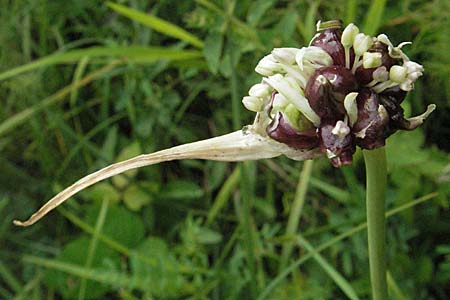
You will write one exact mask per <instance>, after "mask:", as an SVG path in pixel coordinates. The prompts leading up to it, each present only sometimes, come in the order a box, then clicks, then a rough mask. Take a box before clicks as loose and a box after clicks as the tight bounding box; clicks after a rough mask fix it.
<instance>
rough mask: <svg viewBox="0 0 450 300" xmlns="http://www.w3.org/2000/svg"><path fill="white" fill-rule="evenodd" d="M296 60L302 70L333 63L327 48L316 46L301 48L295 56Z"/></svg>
mask: <svg viewBox="0 0 450 300" xmlns="http://www.w3.org/2000/svg"><path fill="white" fill-rule="evenodd" d="M295 61H296V62H297V64H298V66H299V68H300V70H302V71H303V70H305V68H310V69H311V68H312V69H318V68H321V67H327V66H329V65H331V64H332V63H333V59H332V58H331V56H330V55H329V54H328V53H327V52H325V50H323V49H322V48H320V47H315V46H310V47H303V48H301V49H300V51H298V52H297V54H296V56H295Z"/></svg>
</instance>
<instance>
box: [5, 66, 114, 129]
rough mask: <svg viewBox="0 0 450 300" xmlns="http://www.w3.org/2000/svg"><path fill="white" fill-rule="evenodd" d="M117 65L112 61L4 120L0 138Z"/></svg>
mask: <svg viewBox="0 0 450 300" xmlns="http://www.w3.org/2000/svg"><path fill="white" fill-rule="evenodd" d="M119 63H120V61H114V62H112V63H110V64H109V65H106V66H104V67H103V68H101V69H99V70H97V71H94V72H92V73H90V74H89V75H87V76H86V77H84V78H83V79H82V80H80V81H77V82H76V83H74V84H71V85H68V86H66V87H65V88H62V89H60V90H59V91H58V92H56V93H54V94H53V95H51V96H49V97H47V98H45V99H44V100H42V101H40V102H39V103H37V104H36V105H33V106H31V107H29V108H27V109H25V110H23V111H21V112H19V113H17V114H15V115H13V116H12V117H10V118H8V119H6V120H5V121H3V122H2V123H1V124H0V136H2V135H4V134H5V133H7V132H8V131H10V130H12V129H14V128H15V127H17V126H19V125H21V124H23V123H25V122H26V121H27V120H28V119H29V118H30V117H31V116H33V115H34V114H36V113H38V112H40V111H41V110H43V109H44V108H46V107H47V106H50V105H53V104H55V103H57V102H59V101H62V100H64V99H65V98H64V97H65V96H66V95H68V94H69V93H70V92H71V91H72V90H74V89H78V88H80V87H82V86H85V85H86V84H88V83H90V82H92V81H93V80H95V79H98V78H99V77H101V76H102V75H104V74H105V73H107V72H109V71H111V70H112V69H114V68H115V67H116V65H118V64H119Z"/></svg>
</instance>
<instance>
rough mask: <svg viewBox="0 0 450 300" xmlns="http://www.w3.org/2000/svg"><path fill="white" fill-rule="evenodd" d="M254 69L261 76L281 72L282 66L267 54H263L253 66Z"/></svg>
mask: <svg viewBox="0 0 450 300" xmlns="http://www.w3.org/2000/svg"><path fill="white" fill-rule="evenodd" d="M255 71H256V72H257V73H259V74H261V75H263V76H271V75H273V74H276V73H280V72H283V66H282V65H281V64H280V63H279V62H277V61H276V60H275V58H274V57H273V56H272V55H271V54H269V55H266V56H264V57H263V58H262V59H261V60H260V61H259V62H258V65H257V66H256V68H255Z"/></svg>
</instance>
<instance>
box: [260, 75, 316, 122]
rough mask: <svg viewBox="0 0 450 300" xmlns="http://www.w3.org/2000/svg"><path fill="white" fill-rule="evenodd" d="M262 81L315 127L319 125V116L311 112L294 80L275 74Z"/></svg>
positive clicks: (306, 100)
mask: <svg viewBox="0 0 450 300" xmlns="http://www.w3.org/2000/svg"><path fill="white" fill-rule="evenodd" d="M264 81H265V82H267V84H269V85H270V86H271V87H273V88H274V89H275V90H277V91H278V92H279V93H280V94H281V95H283V96H284V97H285V98H286V100H287V101H289V103H291V104H293V105H294V106H295V107H297V109H298V110H299V111H300V112H301V113H302V114H303V115H304V116H305V117H306V118H307V119H308V120H310V121H311V122H312V123H313V124H314V125H315V126H316V127H317V126H318V125H319V124H320V118H319V116H318V115H317V114H316V113H315V112H314V111H313V110H312V108H311V106H310V105H309V102H308V99H306V98H305V96H304V94H303V91H302V90H301V88H300V86H299V85H298V84H297V82H296V80H295V79H294V78H292V77H289V76H283V75H281V74H275V75H273V76H269V77H268V78H264Z"/></svg>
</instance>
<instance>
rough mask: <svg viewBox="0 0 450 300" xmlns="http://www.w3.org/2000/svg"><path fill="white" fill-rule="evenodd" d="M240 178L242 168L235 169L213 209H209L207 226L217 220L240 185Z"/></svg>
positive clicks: (218, 195)
mask: <svg viewBox="0 0 450 300" xmlns="http://www.w3.org/2000/svg"><path fill="white" fill-rule="evenodd" d="M240 178H241V172H240V168H239V167H237V168H235V169H234V171H233V173H231V175H230V176H229V177H228V179H227V180H226V181H225V183H224V184H223V185H222V188H221V189H220V191H219V193H218V194H217V197H216V199H215V200H214V203H213V205H212V207H211V208H210V209H209V212H208V217H207V218H206V224H207V225H209V224H211V223H212V222H213V221H214V220H215V218H216V216H217V215H218V213H219V211H220V210H221V209H222V207H223V206H224V205H225V204H226V203H227V201H228V200H229V199H230V196H231V193H232V192H233V189H234V188H235V187H236V186H237V184H238V183H239V180H240Z"/></svg>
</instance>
